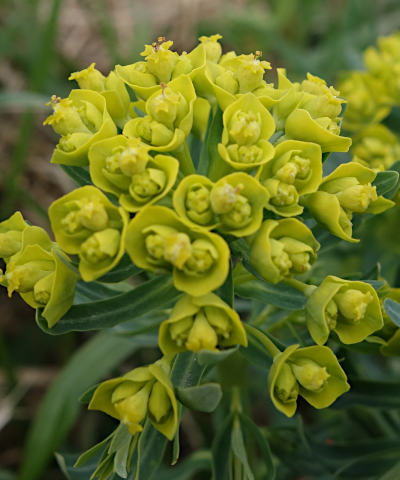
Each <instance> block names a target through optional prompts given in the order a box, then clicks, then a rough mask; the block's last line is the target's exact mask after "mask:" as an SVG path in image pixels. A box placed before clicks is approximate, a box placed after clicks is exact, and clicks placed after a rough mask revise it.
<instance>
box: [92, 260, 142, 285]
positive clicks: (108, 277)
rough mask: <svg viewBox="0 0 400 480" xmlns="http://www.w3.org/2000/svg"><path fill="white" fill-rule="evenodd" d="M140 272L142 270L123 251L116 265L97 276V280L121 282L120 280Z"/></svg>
mask: <svg viewBox="0 0 400 480" xmlns="http://www.w3.org/2000/svg"><path fill="white" fill-rule="evenodd" d="M141 272H143V270H142V269H141V268H139V267H137V266H136V265H135V264H134V263H132V260H131V259H130V258H129V255H127V254H126V253H125V254H124V256H123V257H122V258H121V260H120V262H119V263H118V265H117V266H116V267H115V268H113V269H112V270H111V271H110V272H107V273H106V274H105V275H103V276H102V277H101V278H99V279H98V281H99V282H104V283H114V282H121V281H122V280H126V279H127V278H129V277H133V276H134V275H138V274H139V273H141Z"/></svg>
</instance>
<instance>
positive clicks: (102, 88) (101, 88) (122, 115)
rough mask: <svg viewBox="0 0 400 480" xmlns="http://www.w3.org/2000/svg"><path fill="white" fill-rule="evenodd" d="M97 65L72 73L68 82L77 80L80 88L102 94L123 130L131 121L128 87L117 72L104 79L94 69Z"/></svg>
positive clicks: (113, 116)
mask: <svg viewBox="0 0 400 480" xmlns="http://www.w3.org/2000/svg"><path fill="white" fill-rule="evenodd" d="M95 65H96V64H95V63H91V64H90V65H89V67H88V68H85V69H84V70H80V71H79V72H74V73H71V75H70V76H69V79H68V80H75V81H76V82H77V83H78V85H79V87H80V88H83V89H86V90H94V91H95V92H98V93H101V94H102V95H103V97H104V98H105V99H106V105H107V111H108V113H109V114H110V115H111V118H112V119H113V121H114V122H115V123H116V124H117V125H118V126H119V127H121V128H122V127H123V126H124V124H125V123H126V121H127V120H128V119H129V116H128V111H129V105H130V102H131V100H130V98H129V95H128V92H127V90H126V87H125V85H124V83H123V81H122V80H121V79H120V78H118V77H117V75H116V73H115V72H110V73H109V75H108V76H107V77H104V75H103V74H102V73H101V72H99V71H98V70H97V69H96V68H94V67H95Z"/></svg>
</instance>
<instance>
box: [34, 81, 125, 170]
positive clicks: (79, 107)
mask: <svg viewBox="0 0 400 480" xmlns="http://www.w3.org/2000/svg"><path fill="white" fill-rule="evenodd" d="M50 104H51V106H52V108H53V110H54V112H53V114H52V115H50V116H49V117H47V118H46V120H45V121H44V123H43V125H51V126H52V127H53V129H54V131H55V132H56V133H58V134H59V135H61V138H60V141H59V142H58V145H57V147H56V149H55V150H54V152H53V155H52V157H51V162H52V163H60V164H62V165H75V166H84V165H88V159H87V152H88V150H89V147H90V146H91V145H92V144H93V143H94V142H97V141H98V140H102V139H103V138H107V137H112V136H113V135H116V134H117V129H116V127H115V124H114V122H113V121H112V119H111V117H110V114H109V113H108V111H107V108H106V100H105V98H104V97H103V96H102V95H100V94H99V93H97V92H95V91H93V90H72V91H71V93H70V94H69V96H68V97H67V98H63V99H61V98H59V97H56V96H55V95H53V97H52V99H51V102H50Z"/></svg>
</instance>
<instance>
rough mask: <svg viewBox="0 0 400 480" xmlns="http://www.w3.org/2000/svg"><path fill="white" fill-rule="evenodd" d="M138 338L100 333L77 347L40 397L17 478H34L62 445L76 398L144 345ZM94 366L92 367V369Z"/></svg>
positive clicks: (76, 407)
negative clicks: (41, 398) (44, 393)
mask: <svg viewBox="0 0 400 480" xmlns="http://www.w3.org/2000/svg"><path fill="white" fill-rule="evenodd" d="M142 342H143V340H142V339H141V338H140V337H137V338H135V339H132V338H129V339H124V338H121V337H119V336H116V335H113V334H112V333H110V332H103V333H99V334H98V335H96V336H95V337H93V338H92V339H91V340H89V341H88V342H87V343H86V344H85V345H84V346H83V347H81V349H80V350H78V351H77V352H76V353H75V354H74V355H73V356H72V357H71V359H70V360H69V362H68V363H67V365H66V366H65V367H64V369H63V370H62V371H61V373H60V374H59V376H58V377H57V379H56V380H55V381H54V383H53V384H52V386H51V387H50V388H49V389H48V391H47V393H46V395H45V397H44V398H43V400H42V402H41V404H40V406H39V409H38V411H37V414H36V416H35V419H34V421H33V423H32V425H31V427H30V430H29V432H28V437H27V440H26V444H25V450H24V453H23V459H22V464H21V468H20V472H19V480H36V479H38V478H42V474H43V472H44V470H45V468H46V465H47V463H48V461H49V460H50V458H51V455H52V452H53V451H54V450H55V449H56V448H57V447H58V446H59V445H60V444H61V442H62V441H63V439H64V438H65V436H66V435H67V433H68V431H69V429H70V428H71V426H72V424H73V423H74V421H75V419H76V418H77V416H78V413H79V403H78V402H77V398H79V396H80V395H82V393H83V392H84V391H85V390H86V389H87V388H88V386H89V385H92V384H93V383H96V382H97V381H99V380H100V379H102V378H103V377H104V376H106V375H108V374H109V373H110V372H111V370H112V369H113V368H114V367H115V366H116V365H118V364H119V363H120V362H122V361H123V360H124V359H125V358H127V357H128V356H129V355H131V354H132V353H133V352H134V351H136V350H137V349H138V348H139V347H143V343H142ZM94 366H95V368H94Z"/></svg>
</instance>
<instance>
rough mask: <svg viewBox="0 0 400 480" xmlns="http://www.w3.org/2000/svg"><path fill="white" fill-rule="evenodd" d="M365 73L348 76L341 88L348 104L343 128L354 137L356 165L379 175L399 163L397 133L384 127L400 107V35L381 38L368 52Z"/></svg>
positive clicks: (345, 75)
mask: <svg viewBox="0 0 400 480" xmlns="http://www.w3.org/2000/svg"><path fill="white" fill-rule="evenodd" d="M364 65H365V71H351V72H346V73H344V74H343V75H342V76H341V78H340V80H339V88H340V91H341V92H342V95H343V97H344V98H345V99H346V100H347V108H346V112H345V115H344V119H343V127H344V128H345V129H346V130H348V131H349V132H351V134H352V136H353V140H354V141H353V147H352V149H351V154H352V156H353V161H355V162H358V163H361V164H362V165H365V166H367V167H370V168H372V169H373V170H375V171H382V170H387V169H388V168H390V167H391V166H392V165H393V163H395V162H396V161H397V160H398V159H399V154H400V142H399V139H398V137H397V136H396V133H397V132H391V131H390V129H389V128H387V127H386V126H385V125H383V124H381V122H383V121H384V120H385V119H386V118H387V117H388V116H389V115H390V113H391V111H392V108H393V107H398V106H399V105H400V81H399V76H400V33H399V32H397V33H395V34H393V35H390V36H388V37H380V38H378V45H377V47H372V46H371V47H368V48H367V49H366V50H365V52H364Z"/></svg>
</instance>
